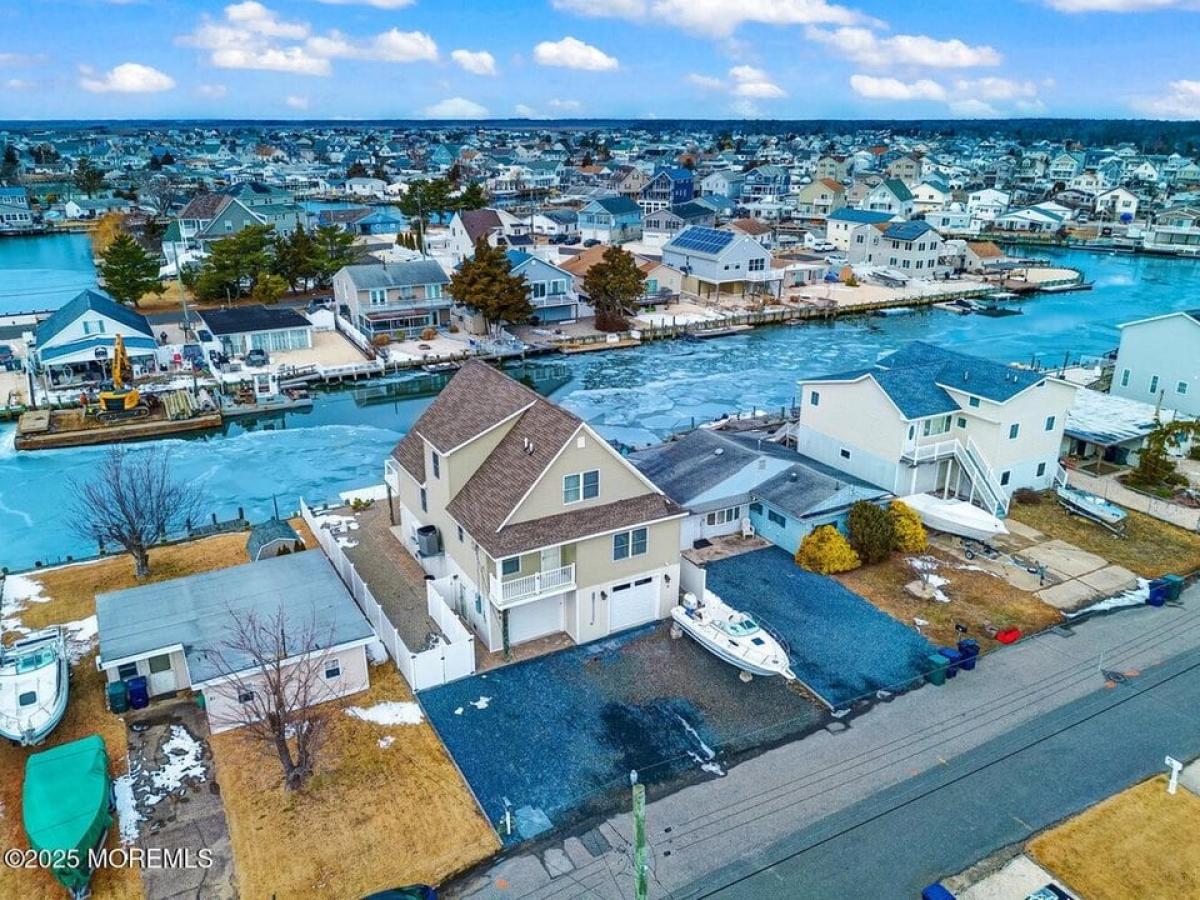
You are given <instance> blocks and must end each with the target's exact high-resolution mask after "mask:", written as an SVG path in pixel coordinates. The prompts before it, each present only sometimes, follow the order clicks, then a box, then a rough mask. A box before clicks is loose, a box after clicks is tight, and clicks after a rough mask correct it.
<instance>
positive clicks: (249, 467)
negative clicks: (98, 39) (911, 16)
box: [0, 242, 1200, 567]
mask: <svg viewBox="0 0 1200 900" xmlns="http://www.w3.org/2000/svg"><path fill="white" fill-rule="evenodd" d="M2 245H3V242H0V246H2ZM1047 255H1052V256H1053V257H1054V258H1055V259H1056V260H1058V261H1060V262H1062V263H1064V264H1068V265H1074V266H1078V267H1079V268H1081V269H1083V271H1084V272H1085V273H1086V274H1087V278H1088V280H1090V281H1094V282H1095V284H1096V288H1095V290H1092V291H1088V292H1080V293H1072V294H1059V295H1053V294H1048V295H1043V296H1041V297H1038V298H1036V299H1033V300H1029V301H1027V302H1026V303H1024V304H1022V307H1023V309H1024V310H1025V314H1024V315H1020V316H1010V317H1007V318H1000V319H992V318H987V317H983V316H977V315H972V316H955V315H952V314H950V313H946V312H942V311H940V310H930V311H926V312H921V313H917V314H915V315H911V316H894V317H889V318H868V317H863V318H854V319H844V320H841V321H839V322H836V323H833V324H806V325H798V326H791V327H788V326H779V327H772V328H762V329H758V330H756V331H753V332H749V333H746V334H742V335H735V336H732V337H728V338H717V339H714V340H711V341H705V342H701V343H685V342H682V341H662V342H658V343H654V344H649V345H647V346H645V347H642V348H638V349H634V350H619V351H614V352H609V353H596V354H584V355H581V356H576V357H561V358H553V361H554V362H562V363H564V364H565V365H567V366H568V367H570V369H571V370H572V372H573V375H574V377H573V379H572V381H571V382H570V383H569V384H567V385H566V386H565V387H563V388H562V389H560V390H558V391H556V392H555V393H554V395H553V399H554V400H556V401H558V402H560V403H563V404H564V405H565V406H567V407H568V408H570V409H572V410H573V411H574V412H576V413H578V414H579V415H580V416H582V417H583V418H585V419H587V420H588V421H590V422H592V423H593V424H595V425H596V426H597V427H598V428H599V429H600V430H601V432H602V433H603V434H605V436H607V437H610V438H615V439H619V440H621V441H624V442H625V443H628V444H634V445H638V444H645V443H648V442H650V441H652V440H655V439H657V438H658V437H661V436H662V435H664V434H666V433H668V432H670V431H671V430H673V429H675V428H679V427H682V426H684V425H686V424H688V423H689V422H690V421H691V420H692V418H693V417H694V418H695V419H696V420H697V421H702V420H706V419H711V418H715V417H717V416H719V415H721V414H723V413H727V412H731V411H736V410H745V409H750V408H753V407H759V408H775V407H779V406H782V405H785V404H788V403H790V402H791V401H792V398H793V396H794V394H795V382H796V379H797V378H798V377H801V376H809V375H817V374H821V373H827V372H835V371H840V370H845V369H850V368H854V367H857V366H862V365H866V364H869V363H871V362H873V361H874V360H875V359H877V358H878V357H879V356H880V355H881V354H882V353H884V352H886V351H888V350H891V349H893V348H895V347H897V346H900V345H901V344H903V343H905V342H907V341H911V340H917V339H920V340H925V341H930V342H932V343H936V344H940V345H943V346H947V347H953V348H955V349H960V350H964V351H967V352H971V353H977V354H980V355H983V356H988V357H991V358H993V359H997V360H1001V361H1028V360H1030V359H1031V358H1033V357H1037V358H1039V359H1041V360H1043V361H1045V362H1048V363H1056V362H1058V361H1061V359H1062V358H1063V354H1064V353H1067V352H1070V353H1071V354H1072V356H1077V355H1079V354H1081V353H1082V354H1099V353H1102V352H1104V351H1105V350H1108V349H1110V348H1113V347H1115V346H1116V345H1117V342H1118V331H1117V327H1116V326H1117V324H1118V323H1121V322H1127V321H1130V320H1132V319H1137V318H1142V317H1145V316H1148V315H1153V314H1156V313H1162V312H1168V311H1170V310H1177V309H1193V308H1197V307H1200V263H1197V262H1194V261H1189V260H1171V259H1159V258H1151V257H1134V256H1128V255H1115V256H1110V255H1099V254H1091V253H1081V252H1072V251H1060V252H1052V253H1048V254H1047ZM6 274H7V273H5V272H2V271H0V279H3V278H5V277H6ZM428 402H429V401H428V400H427V399H426V400H409V401H404V402H397V403H385V404H377V405H369V404H367V403H365V402H364V397H363V395H362V393H361V391H356V390H353V389H347V390H343V391H330V392H328V393H324V394H322V395H320V397H319V398H318V402H317V404H316V407H315V408H314V409H313V410H312V411H311V412H309V413H306V414H293V415H286V416H281V417H278V418H274V419H266V420H263V421H261V422H258V423H243V424H233V425H230V426H229V427H228V428H227V429H226V430H225V431H224V432H223V433H217V434H213V435H209V436H204V437H198V438H193V439H186V440H170V441H164V442H163V443H165V444H166V445H167V446H168V447H169V448H170V450H171V452H172V456H173V460H174V464H175V466H176V467H177V468H178V471H179V472H180V474H181V475H182V476H183V477H187V478H191V479H195V480H197V481H198V482H199V483H200V484H201V485H202V486H203V488H204V491H205V494H206V496H207V498H208V500H209V502H210V506H211V509H212V510H213V511H214V512H217V513H218V514H220V515H221V516H222V517H228V516H231V515H233V514H234V513H235V512H236V511H237V508H238V507H239V506H242V507H244V508H245V509H246V512H247V514H248V515H249V516H251V518H262V517H265V516H267V515H269V514H270V510H271V500H272V496H273V495H274V496H278V498H279V502H280V507H281V508H286V509H292V508H294V507H295V506H296V500H297V498H298V497H300V496H304V497H306V498H307V499H308V500H309V501H310V502H313V501H323V500H326V499H331V498H333V497H335V496H336V494H337V492H338V491H342V490H347V489H350V488H355V487H362V486H364V485H368V484H376V483H378V482H379V481H380V480H381V479H382V465H383V459H384V457H385V456H386V455H387V453H388V452H389V451H390V450H391V448H392V446H393V445H394V444H395V442H396V441H397V440H399V439H400V437H401V436H402V435H403V434H404V432H405V431H406V430H407V429H408V428H409V427H411V425H412V423H413V422H414V421H415V420H416V418H417V416H419V415H420V413H421V411H422V410H423V409H424V407H425V406H426V405H427V404H428ZM103 453H104V449H103V448H94V449H80V450H55V451H48V452H44V453H35V454H18V453H16V452H15V451H14V450H13V445H12V426H0V565H7V566H10V567H24V566H28V565H31V564H32V563H33V562H34V561H35V560H43V561H46V560H51V559H59V558H61V557H62V556H63V555H65V554H68V553H72V554H90V553H94V552H95V548H94V547H93V546H90V545H89V543H88V542H87V541H84V540H81V539H80V538H78V537H76V536H74V535H72V534H71V533H70V532H69V531H68V530H67V528H66V525H65V515H64V508H65V506H66V505H67V504H68V501H69V487H68V483H69V479H71V478H72V477H74V478H77V479H85V478H87V477H89V475H90V474H91V471H92V468H93V466H94V465H95V463H96V461H97V460H98V459H99V458H100V456H101V455H102V454H103Z"/></svg>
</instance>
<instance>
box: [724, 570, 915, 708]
mask: <svg viewBox="0 0 1200 900" xmlns="http://www.w3.org/2000/svg"><path fill="white" fill-rule="evenodd" d="M704 568H705V571H706V572H707V579H708V580H707V586H708V589H709V590H710V591H713V592H714V593H716V594H717V595H718V596H719V597H721V599H722V600H724V601H725V602H726V603H728V604H729V605H730V606H732V607H734V608H735V609H740V610H742V611H743V612H748V613H750V614H752V615H753V616H754V617H755V618H756V619H758V620H759V621H760V622H762V623H764V624H765V625H767V626H768V628H770V629H771V630H772V631H774V632H775V633H776V634H778V635H779V636H781V637H782V638H783V639H784V640H785V641H786V642H787V645H788V651H789V654H790V656H791V659H792V668H793V670H794V671H795V673H796V676H797V677H798V678H799V679H800V680H801V681H803V682H804V683H805V684H806V685H807V686H808V687H809V688H811V689H812V690H813V691H814V692H815V693H817V694H818V695H820V696H821V697H822V698H823V699H824V700H825V701H826V702H827V703H828V704H829V705H830V706H831V707H833V708H834V709H843V708H845V707H847V706H848V705H849V704H850V703H852V702H853V701H854V700H856V699H858V698H860V697H861V698H870V697H872V696H874V695H875V693H876V692H878V691H880V690H888V691H893V692H894V691H898V690H904V689H906V688H908V687H910V686H912V685H913V684H914V683H915V682H916V681H917V680H918V679H920V678H921V676H922V675H923V674H924V673H925V672H926V671H927V670H928V669H929V665H928V663H927V662H926V660H925V658H926V657H927V656H928V655H929V654H931V653H934V652H935V651H936V649H937V648H935V647H934V646H933V645H932V644H930V643H929V642H928V641H927V640H925V638H923V637H921V635H919V634H917V632H916V631H914V630H913V629H911V628H907V627H905V626H904V625H903V624H901V623H900V622H897V621H896V620H895V619H893V618H892V617H891V616H889V615H887V614H886V613H883V612H880V611H879V610H878V609H876V608H875V607H874V606H873V605H871V604H870V603H868V602H867V601H866V600H864V599H863V598H862V597H860V596H858V594H855V593H854V592H853V591H850V590H847V589H846V588H845V587H843V586H842V585H840V584H839V583H838V582H836V581H834V580H833V579H832V578H826V577H825V576H823V575H814V574H813V573H812V572H806V571H805V570H803V569H801V568H800V567H799V566H797V565H796V564H795V562H794V561H793V560H792V557H791V556H789V555H788V554H787V553H785V552H784V551H783V550H780V549H778V548H777V547H769V548H767V549H765V550H755V551H753V552H751V553H743V554H741V555H739V556H731V557H727V558H725V559H721V560H716V561H714V562H710V563H707V564H706V565H705V567H704Z"/></svg>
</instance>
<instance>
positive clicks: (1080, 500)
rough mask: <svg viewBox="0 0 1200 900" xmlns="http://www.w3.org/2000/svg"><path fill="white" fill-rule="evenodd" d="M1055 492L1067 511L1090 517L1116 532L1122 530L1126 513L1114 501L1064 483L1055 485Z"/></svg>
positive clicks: (1086, 517)
mask: <svg viewBox="0 0 1200 900" xmlns="http://www.w3.org/2000/svg"><path fill="white" fill-rule="evenodd" d="M1055 493H1056V494H1057V495H1058V502H1059V503H1061V504H1062V505H1063V506H1064V507H1065V508H1066V510H1067V512H1070V513H1074V514H1076V515H1079V516H1083V517H1084V518H1085V519H1091V520H1092V521H1093V522H1096V523H1098V524H1100V525H1103V526H1104V527H1105V528H1107V529H1109V530H1110V531H1114V532H1116V533H1118V534H1120V533H1122V532H1124V530H1125V519H1126V518H1127V517H1128V513H1126V512H1125V510H1123V509H1121V507H1119V506H1117V505H1116V504H1115V503H1111V502H1109V501H1108V500H1105V499H1104V498H1103V497H1101V496H1100V495H1099V494H1093V493H1091V492H1089V491H1081V490H1080V489H1079V488H1073V487H1068V486H1067V485H1065V484H1060V485H1058V486H1056V487H1055Z"/></svg>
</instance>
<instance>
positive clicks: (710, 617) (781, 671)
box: [671, 590, 796, 681]
mask: <svg viewBox="0 0 1200 900" xmlns="http://www.w3.org/2000/svg"><path fill="white" fill-rule="evenodd" d="M671 618H672V619H674V620H675V626H676V627H677V628H678V629H679V631H682V632H683V633H685V634H687V635H688V636H689V637H690V638H692V640H694V641H695V642H696V643H698V644H699V645H700V646H701V647H703V648H704V649H705V650H707V651H708V652H709V653H711V654H713V655H714V656H717V657H719V658H721V659H723V660H725V662H727V663H729V664H730V665H732V666H736V667H737V668H739V669H741V670H742V676H741V677H742V680H744V681H749V680H750V676H752V675H782V676H783V677H784V678H785V679H787V680H788V681H795V679H796V675H795V673H794V672H792V668H791V665H790V662H789V660H788V655H787V653H786V652H785V651H784V649H783V647H782V646H781V645H780V643H779V641H777V640H776V639H775V638H774V637H772V636H771V634H770V633H769V632H768V631H767V630H766V629H765V628H763V627H762V626H761V625H759V624H758V622H756V621H755V620H754V617H753V616H751V615H749V614H747V613H744V612H739V611H738V610H736V609H734V608H733V607H731V606H729V605H727V604H726V603H725V602H724V601H722V600H721V598H720V597H718V596H717V595H716V594H714V593H713V592H712V591H707V590H706V591H705V592H704V600H703V601H699V600H697V599H696V595H695V594H692V593H686V594H684V595H683V602H682V603H680V604H679V605H678V606H676V607H674V608H673V609H672V610H671ZM672 634H674V635H676V636H677V634H678V633H677V632H676V631H675V630H674V629H672Z"/></svg>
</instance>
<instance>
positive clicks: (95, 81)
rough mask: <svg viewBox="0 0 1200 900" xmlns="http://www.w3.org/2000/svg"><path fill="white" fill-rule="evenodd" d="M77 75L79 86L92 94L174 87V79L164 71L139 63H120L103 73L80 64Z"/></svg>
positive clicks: (167, 89) (138, 91)
mask: <svg viewBox="0 0 1200 900" xmlns="http://www.w3.org/2000/svg"><path fill="white" fill-rule="evenodd" d="M79 75H80V77H79V85H80V87H82V88H83V89H84V90H85V91H91V92H92V93H93V94H108V93H113V94H156V93H158V92H160V91H169V90H171V88H173V87H175V79H174V78H172V77H171V76H170V75H168V74H167V73H166V72H160V71H159V70H158V69H156V68H154V67H153V66H144V65H142V64H141V63H133V62H128V63H121V65H119V66H116V67H114V68H112V69H109V70H108V71H107V72H103V73H97V72H96V71H95V70H94V69H93V68H92V67H91V66H80V67H79Z"/></svg>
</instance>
